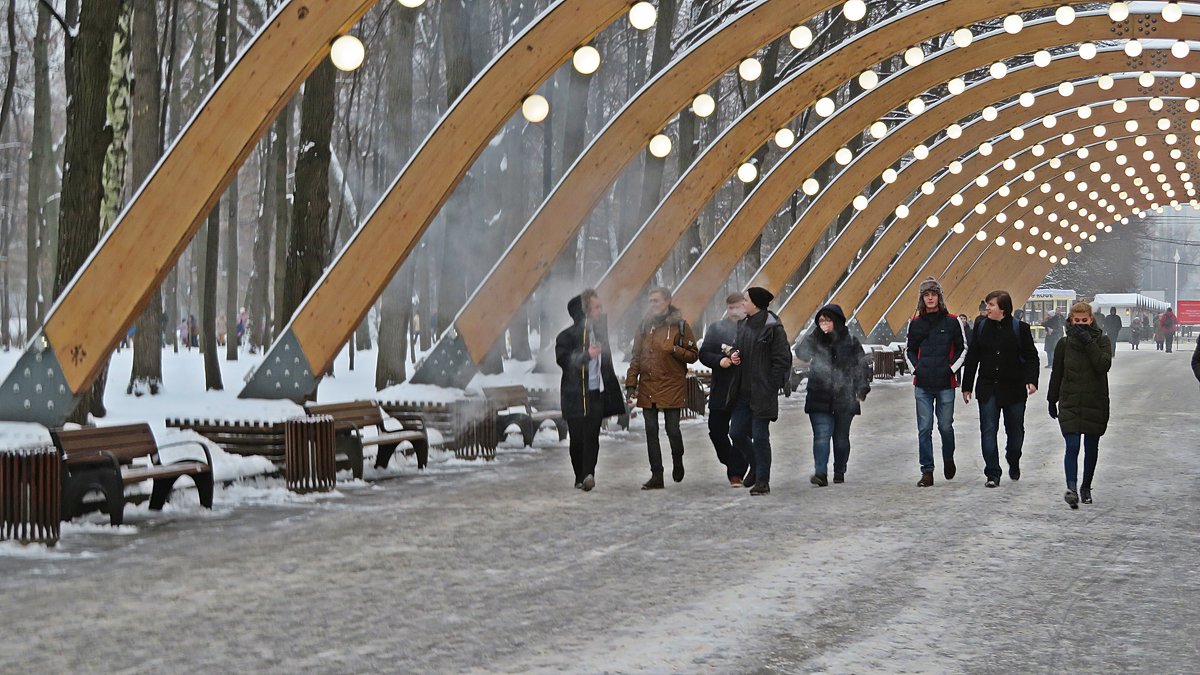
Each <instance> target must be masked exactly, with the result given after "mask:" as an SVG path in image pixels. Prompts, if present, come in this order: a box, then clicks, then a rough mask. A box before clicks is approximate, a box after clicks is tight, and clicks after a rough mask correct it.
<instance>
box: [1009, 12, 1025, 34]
mask: <svg viewBox="0 0 1200 675" xmlns="http://www.w3.org/2000/svg"><path fill="white" fill-rule="evenodd" d="M1024 27H1025V20H1024V19H1022V18H1021V15H1020V14H1009V15H1008V16H1006V17H1004V32H1005V33H1008V34H1009V35H1016V34H1017V33H1020V32H1021V29H1022V28H1024Z"/></svg>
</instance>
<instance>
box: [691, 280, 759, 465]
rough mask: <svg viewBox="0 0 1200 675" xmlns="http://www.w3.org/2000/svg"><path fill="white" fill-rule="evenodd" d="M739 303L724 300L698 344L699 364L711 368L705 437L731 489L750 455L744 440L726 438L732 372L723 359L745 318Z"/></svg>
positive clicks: (730, 298)
mask: <svg viewBox="0 0 1200 675" xmlns="http://www.w3.org/2000/svg"><path fill="white" fill-rule="evenodd" d="M742 300H743V298H742V294H741V293H733V294H731V295H730V296H728V297H726V298H725V316H723V317H721V318H720V319H719V320H717V321H714V322H712V323H711V324H709V325H708V329H707V330H705V331H704V341H703V342H701V343H700V363H703V364H704V365H706V366H708V367H709V368H711V369H712V379H711V380H710V382H709V387H708V438H709V440H711V441H712V444H713V448H714V449H715V450H716V451H717V460H718V461H720V462H721V464H724V465H725V474H726V478H727V479H728V480H729V485H730V486H732V487H742V479H743V478H745V476H746V469H748V468H749V467H750V455H751V453H753V449H752V448H750V447H748V446H746V444H745V443H744V442H743V441H744V439H738V444H737V445H734V443H733V439H731V438H730V436H729V419H730V409H729V383H730V382H731V381H732V380H733V370H732V364H731V363H730V362H729V359H727V358H725V357H727V356H729V355H730V354H732V353H733V349H734V343H736V342H737V326H738V322H739V321H741V320H742V319H744V318H746V309H745V308H744V307H743V306H742Z"/></svg>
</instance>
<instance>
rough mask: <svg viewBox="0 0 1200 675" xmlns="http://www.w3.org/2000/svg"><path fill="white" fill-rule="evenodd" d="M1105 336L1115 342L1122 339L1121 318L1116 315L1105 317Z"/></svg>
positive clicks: (1106, 315)
mask: <svg viewBox="0 0 1200 675" xmlns="http://www.w3.org/2000/svg"><path fill="white" fill-rule="evenodd" d="M1104 334H1105V335H1107V336H1108V337H1109V339H1111V340H1112V341H1113V342H1116V341H1117V340H1119V339H1120V338H1121V317H1119V316H1117V315H1115V314H1105V315H1104Z"/></svg>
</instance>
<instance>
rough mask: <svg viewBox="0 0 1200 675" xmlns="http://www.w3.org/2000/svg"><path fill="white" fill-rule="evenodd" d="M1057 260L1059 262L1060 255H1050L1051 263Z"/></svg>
mask: <svg viewBox="0 0 1200 675" xmlns="http://www.w3.org/2000/svg"><path fill="white" fill-rule="evenodd" d="M1056 262H1058V256H1056V255H1052V256H1050V264H1051V265H1053V264H1054V263H1056Z"/></svg>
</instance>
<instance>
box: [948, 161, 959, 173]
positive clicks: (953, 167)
mask: <svg viewBox="0 0 1200 675" xmlns="http://www.w3.org/2000/svg"><path fill="white" fill-rule="evenodd" d="M946 168H947V169H948V170H949V171H950V173H953V174H960V173H962V170H963V165H962V162H960V161H958V160H957V159H956V160H954V161H953V162H950V164H948V165H947V166H946Z"/></svg>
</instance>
